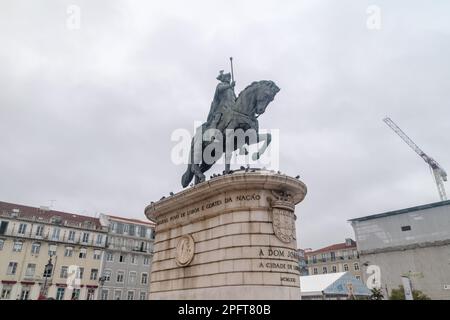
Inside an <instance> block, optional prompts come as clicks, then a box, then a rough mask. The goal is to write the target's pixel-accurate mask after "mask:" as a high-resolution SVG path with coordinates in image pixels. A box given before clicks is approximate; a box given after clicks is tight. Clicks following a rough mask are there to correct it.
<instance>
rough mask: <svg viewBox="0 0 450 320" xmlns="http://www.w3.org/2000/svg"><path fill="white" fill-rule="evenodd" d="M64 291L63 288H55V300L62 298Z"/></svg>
mask: <svg viewBox="0 0 450 320" xmlns="http://www.w3.org/2000/svg"><path fill="white" fill-rule="evenodd" d="M65 291H66V290H65V288H58V289H57V290H56V300H63V299H64V292H65Z"/></svg>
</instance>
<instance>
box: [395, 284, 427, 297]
mask: <svg viewBox="0 0 450 320" xmlns="http://www.w3.org/2000/svg"><path fill="white" fill-rule="evenodd" d="M412 294H413V299H414V300H431V299H430V297H428V296H427V295H426V294H425V293H423V292H422V291H420V290H413V292H412ZM389 300H405V290H404V289H403V286H402V285H400V286H399V287H398V289H392V291H391V296H390V297H389Z"/></svg>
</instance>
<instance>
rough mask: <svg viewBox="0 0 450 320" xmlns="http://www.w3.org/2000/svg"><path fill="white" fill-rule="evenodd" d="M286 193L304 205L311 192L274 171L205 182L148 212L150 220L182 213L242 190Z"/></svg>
mask: <svg viewBox="0 0 450 320" xmlns="http://www.w3.org/2000/svg"><path fill="white" fill-rule="evenodd" d="M252 189H256V190H284V191H287V192H290V193H292V195H293V202H294V204H297V203H299V202H301V201H302V200H303V199H304V198H305V196H306V192H307V188H306V185H305V184H304V183H303V182H301V181H300V180H297V179H295V178H292V177H289V176H287V175H282V174H274V173H272V172H270V171H259V172H245V173H233V174H229V175H224V176H220V177H218V178H215V179H212V180H209V181H205V182H203V183H200V184H197V185H195V186H193V187H191V188H187V189H185V190H183V191H181V192H179V193H177V194H175V195H173V196H170V197H168V198H165V199H163V200H160V201H158V202H155V203H153V204H151V205H149V206H147V207H146V208H145V215H146V216H147V218H148V219H149V220H152V221H157V219H158V217H160V216H163V215H165V214H167V213H170V212H174V211H177V210H180V209H182V208H184V207H185V206H186V203H196V202H200V201H203V200H206V199H209V198H211V194H214V193H219V194H224V193H226V192H228V191H240V190H252Z"/></svg>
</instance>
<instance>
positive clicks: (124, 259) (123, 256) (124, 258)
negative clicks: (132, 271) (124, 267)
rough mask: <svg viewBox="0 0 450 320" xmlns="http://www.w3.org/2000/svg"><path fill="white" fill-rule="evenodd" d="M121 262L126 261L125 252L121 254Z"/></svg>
mask: <svg viewBox="0 0 450 320" xmlns="http://www.w3.org/2000/svg"><path fill="white" fill-rule="evenodd" d="M119 262H123V263H125V262H126V256H125V255H124V254H121V255H120V256H119Z"/></svg>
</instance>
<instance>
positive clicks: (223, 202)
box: [145, 171, 306, 300]
mask: <svg viewBox="0 0 450 320" xmlns="http://www.w3.org/2000/svg"><path fill="white" fill-rule="evenodd" d="M305 195H306V186H305V185H304V184H303V183H302V182H301V181H299V180H297V179H293V178H291V177H288V176H285V175H278V174H272V173H270V172H267V171H259V172H254V173H253V172H250V173H246V172H242V173H233V174H230V175H225V176H220V177H217V178H213V179H212V180H209V181H207V182H204V183H201V184H199V185H196V186H194V187H192V188H189V189H186V190H184V191H182V192H180V193H178V194H176V195H174V196H171V197H169V198H166V199H164V200H161V201H159V202H156V203H153V204H152V205H150V206H148V207H147V208H146V210H145V213H146V215H147V217H148V218H149V219H151V220H153V221H156V223H157V225H156V234H155V245H154V256H153V262H152V273H151V284H150V297H149V298H150V299H223V300H227V299H289V300H291V299H300V284H299V266H298V255H297V242H296V239H295V236H296V233H295V219H296V217H295V214H294V206H295V204H297V203H299V202H300V201H302V200H303V198H304V197H305Z"/></svg>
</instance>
